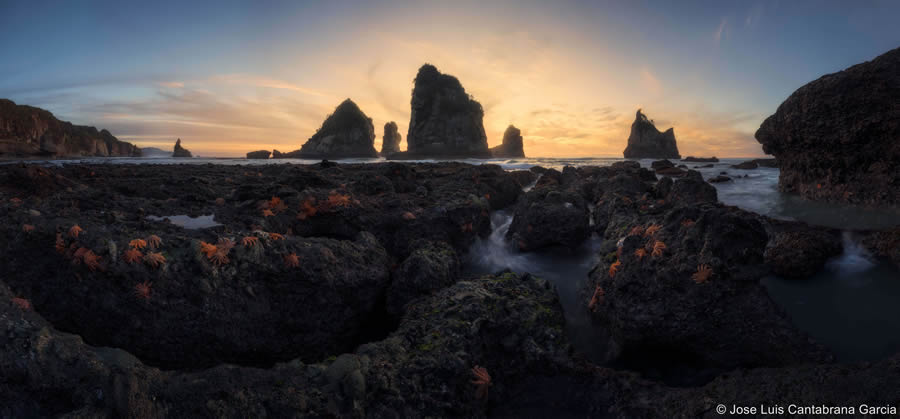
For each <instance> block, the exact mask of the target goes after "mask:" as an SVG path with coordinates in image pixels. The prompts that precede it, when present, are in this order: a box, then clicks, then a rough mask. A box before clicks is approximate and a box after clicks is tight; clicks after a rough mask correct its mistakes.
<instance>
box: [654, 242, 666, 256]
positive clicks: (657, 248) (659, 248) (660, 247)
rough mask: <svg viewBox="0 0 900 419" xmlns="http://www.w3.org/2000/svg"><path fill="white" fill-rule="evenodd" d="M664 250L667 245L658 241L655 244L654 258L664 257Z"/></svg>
mask: <svg viewBox="0 0 900 419" xmlns="http://www.w3.org/2000/svg"><path fill="white" fill-rule="evenodd" d="M663 250H666V244H665V243H663V242H661V241H659V240H657V241H656V242H654V243H653V253H652V255H653V257H656V256H662V254H663Z"/></svg>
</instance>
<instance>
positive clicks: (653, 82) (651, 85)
mask: <svg viewBox="0 0 900 419" xmlns="http://www.w3.org/2000/svg"><path fill="white" fill-rule="evenodd" d="M640 76H641V86H642V87H643V88H644V90H646V91H648V92H650V93H651V94H653V95H659V94H660V93H662V89H663V87H662V83H661V82H660V81H659V78H657V77H656V76H655V75H654V74H653V73H652V72H651V71H650V70H649V69H646V68H642V69H641V72H640Z"/></svg>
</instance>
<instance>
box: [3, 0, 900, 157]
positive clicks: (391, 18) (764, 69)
mask: <svg viewBox="0 0 900 419" xmlns="http://www.w3.org/2000/svg"><path fill="white" fill-rule="evenodd" d="M128 3H132V2H124V1H109V2H100V1H95V2H91V1H78V2H75V1H58V2H43V1H40V0H35V1H9V0H0V97H2V98H9V99H12V100H13V101H15V102H16V103H19V104H28V105H33V106H38V107H41V108H45V109H48V110H50V111H52V112H53V113H54V114H55V115H56V116H57V117H59V118H60V119H64V120H69V121H72V122H74V123H77V124H84V125H94V126H97V127H98V128H107V129H109V130H110V131H111V132H112V133H113V134H114V135H116V136H117V137H119V138H120V139H122V140H125V141H130V142H133V143H135V144H137V145H139V146H154V147H160V148H164V149H171V147H172V145H173V143H174V141H175V138H176V137H180V138H181V139H182V141H183V143H184V145H185V146H186V147H187V148H189V149H191V150H192V151H193V152H194V154H195V155H202V156H242V155H244V153H246V152H248V151H252V150H257V149H273V148H277V149H279V150H281V151H290V150H295V149H298V148H300V146H301V145H302V144H303V143H304V142H305V141H306V139H308V138H309V137H310V136H311V135H312V134H313V133H314V132H315V130H316V129H317V128H318V127H319V126H320V125H321V123H322V121H323V120H324V118H325V117H326V116H327V115H328V114H329V113H330V112H331V111H332V110H333V109H334V107H335V106H337V105H338V104H339V103H340V102H341V101H342V100H343V99H345V98H348V97H349V98H351V99H353V100H354V101H355V102H356V103H357V104H359V106H360V107H361V108H362V110H363V111H364V112H365V113H366V114H368V115H369V116H370V117H371V118H372V119H373V121H374V124H375V133H376V140H375V144H376V148H378V149H380V148H381V136H382V128H383V126H384V124H385V122H388V121H396V122H397V124H398V125H399V126H400V133H401V134H402V135H403V137H404V141H403V143H402V148H404V149H405V148H406V130H407V127H408V125H409V109H410V105H409V103H410V91H411V89H412V79H413V77H414V76H415V73H416V70H417V69H418V68H419V66H421V65H422V64H423V63H425V62H428V63H432V64H434V65H435V66H437V67H438V69H440V70H441V71H442V72H444V73H449V74H453V75H455V76H457V77H458V78H459V80H460V81H461V82H462V84H463V86H465V88H466V90H467V91H468V92H469V93H470V94H472V95H473V96H474V97H475V98H476V100H478V101H479V102H481V104H482V105H483V106H484V109H485V118H484V125H485V129H486V131H487V135H488V141H489V143H490V145H491V146H494V145H497V144H499V143H500V141H501V138H502V133H503V130H504V129H505V128H506V126H507V125H509V124H515V125H516V126H517V127H519V128H521V129H522V132H523V135H524V137H525V152H526V154H528V155H529V156H554V157H577V156H616V157H621V155H622V150H623V149H624V148H625V142H626V139H627V137H628V131H629V127H630V125H631V122H632V121H633V120H634V113H635V110H636V109H637V108H643V109H644V112H645V113H646V114H647V115H648V116H649V117H650V118H652V119H654V120H655V121H656V125H657V127H658V128H659V129H660V130H664V129H666V128H668V127H670V126H674V128H675V135H676V137H677V139H678V146H679V149H680V151H681V154H682V155H683V156H686V155H703V156H708V155H717V156H719V157H745V156H746V157H749V156H758V155H762V150H761V147H760V146H759V144H758V143H757V142H756V141H755V140H754V139H753V133H754V132H755V130H756V129H757V128H758V127H759V124H760V123H761V122H762V120H763V119H764V118H765V117H766V116H768V115H770V114H772V113H773V112H774V111H775V109H776V108H777V107H778V105H779V104H780V103H781V102H782V101H783V100H784V99H785V98H787V96H788V95H789V94H790V93H791V92H793V91H794V90H795V89H797V88H799V87H800V86H802V85H803V84H805V83H807V82H809V81H812V80H814V79H816V78H818V77H819V76H821V75H823V74H826V73H831V72H835V71H838V70H841V69H843V68H846V67H848V66H850V65H853V64H856V63H859V62H862V61H866V60H870V59H872V58H874V57H876V56H877V55H879V54H881V53H884V52H886V51H888V50H890V49H892V48H896V47H898V46H900V25H898V24H897V23H896V19H897V17H898V16H900V2H898V1H883V2H879V1H859V2H848V1H835V2H825V1H815V2H803V1H781V2H778V1H771V2H769V1H760V2H751V1H735V2H732V1H705V2H696V3H688V2H669V1H664V2H654V3H649V2H648V3H643V2H630V1H629V2H624V1H623V2H602V1H563V0H560V1H523V0H514V1H491V0H479V1H466V0H454V1H416V2H400V1H385V2H376V1H371V2H350V1H339V0H338V1H321V2H318V1H317V2H303V1H284V2H274V1H271V2H270V1H266V2H229V1H216V2H210V3H205V4H204V3H202V2H193V1H190V2H188V1H179V2H163V1H145V2H133V3H132V4H128Z"/></svg>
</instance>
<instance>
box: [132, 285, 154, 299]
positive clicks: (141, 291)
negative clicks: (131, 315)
mask: <svg viewBox="0 0 900 419" xmlns="http://www.w3.org/2000/svg"><path fill="white" fill-rule="evenodd" d="M150 291H151V290H150V281H144V282H142V283H140V284H137V285H135V286H134V295H135V296H136V297H138V298H143V299H144V300H145V301H146V300H149V299H150Z"/></svg>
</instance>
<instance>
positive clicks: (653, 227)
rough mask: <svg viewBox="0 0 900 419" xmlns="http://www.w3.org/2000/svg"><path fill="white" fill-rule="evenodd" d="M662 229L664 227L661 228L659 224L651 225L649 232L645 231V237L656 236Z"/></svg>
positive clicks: (648, 228)
mask: <svg viewBox="0 0 900 419" xmlns="http://www.w3.org/2000/svg"><path fill="white" fill-rule="evenodd" d="M661 228H662V226H660V225H659V224H651V225H650V227H647V230H644V237H648V236H652V235H654V234H656V233H657V232H659V229H661Z"/></svg>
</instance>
